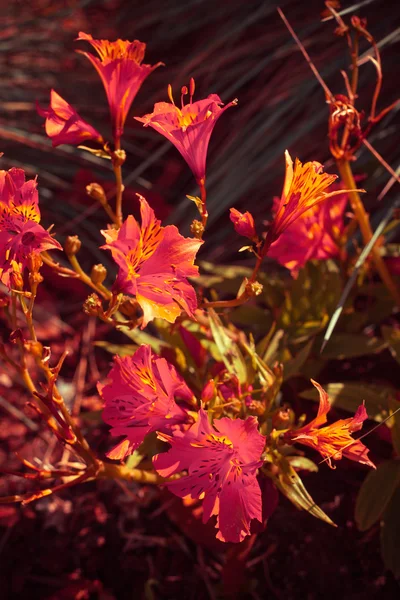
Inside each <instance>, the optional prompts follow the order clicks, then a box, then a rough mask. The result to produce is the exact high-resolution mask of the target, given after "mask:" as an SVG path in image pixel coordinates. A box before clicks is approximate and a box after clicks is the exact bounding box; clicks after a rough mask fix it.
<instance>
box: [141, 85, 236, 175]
mask: <svg viewBox="0 0 400 600" xmlns="http://www.w3.org/2000/svg"><path fill="white" fill-rule="evenodd" d="M187 93H188V90H187V88H186V87H183V88H182V96H181V108H178V107H177V106H175V103H174V100H173V97H172V89H171V86H168V96H169V99H170V100H171V104H168V103H167V102H158V103H157V104H155V105H154V108H153V112H152V113H150V114H148V115H144V117H141V118H140V117H135V119H136V120H137V121H140V122H141V123H144V125H145V127H147V126H150V127H152V128H153V129H155V130H156V131H158V132H159V133H161V135H163V136H165V137H166V138H167V139H168V140H169V141H170V142H172V143H173V144H174V146H175V148H176V149H177V150H179V152H180V153H181V154H182V156H183V158H184V159H185V160H186V162H187V164H188V165H189V167H190V168H191V170H192V172H193V175H194V176H195V178H196V181H197V183H198V184H199V185H202V184H203V185H204V181H205V177H206V159H207V150H208V144H209V142H210V138H211V134H212V131H213V129H214V127H215V124H216V122H217V120H218V119H219V117H220V116H221V115H222V113H224V112H225V111H226V109H227V108H229V107H230V106H234V105H236V104H237V100H233V101H232V102H229V104H227V105H226V106H224V108H221V107H222V106H223V103H222V101H221V98H220V97H219V96H217V95H216V94H211V95H210V96H208V98H206V99H205V100H198V101H197V102H193V101H192V100H193V94H194V80H193V79H191V80H190V102H189V104H186V105H184V96H185V95H186V94H187Z"/></svg>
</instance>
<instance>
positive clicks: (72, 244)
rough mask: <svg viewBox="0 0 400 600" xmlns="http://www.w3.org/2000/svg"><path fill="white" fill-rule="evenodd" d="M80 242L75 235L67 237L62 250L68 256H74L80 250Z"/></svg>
mask: <svg viewBox="0 0 400 600" xmlns="http://www.w3.org/2000/svg"><path fill="white" fill-rule="evenodd" d="M81 246H82V242H81V240H80V239H79V238H78V236H77V235H69V236H68V237H67V239H66V240H65V243H64V250H65V252H66V253H67V254H68V255H69V256H75V254H77V253H78V252H79V250H80V249H81Z"/></svg>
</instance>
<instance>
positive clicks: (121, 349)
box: [93, 340, 138, 356]
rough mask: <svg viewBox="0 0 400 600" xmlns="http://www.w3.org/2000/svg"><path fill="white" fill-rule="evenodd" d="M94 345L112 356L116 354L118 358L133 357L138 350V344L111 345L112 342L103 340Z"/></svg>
mask: <svg viewBox="0 0 400 600" xmlns="http://www.w3.org/2000/svg"><path fill="white" fill-rule="evenodd" d="M93 343H94V345H95V346H97V347H98V348H103V350H107V352H110V354H112V355H115V354H116V355H117V356H132V354H135V352H136V350H137V349H138V346H137V345H136V344H111V343H110V342H106V341H104V342H103V341H101V340H98V341H96V342H93Z"/></svg>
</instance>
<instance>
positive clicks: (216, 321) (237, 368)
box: [208, 308, 247, 383]
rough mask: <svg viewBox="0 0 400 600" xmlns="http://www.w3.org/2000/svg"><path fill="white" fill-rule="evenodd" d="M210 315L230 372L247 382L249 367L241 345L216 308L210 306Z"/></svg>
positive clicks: (216, 340) (211, 324)
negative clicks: (228, 330) (227, 329)
mask: <svg viewBox="0 0 400 600" xmlns="http://www.w3.org/2000/svg"><path fill="white" fill-rule="evenodd" d="M208 315H209V318H210V327H211V332H212V334H213V338H214V341H215V343H216V345H217V348H218V350H219V352H220V354H221V358H222V360H223V362H224V364H225V366H226V368H227V369H228V371H229V373H232V375H236V377H237V378H238V380H239V382H240V383H245V382H246V381H247V368H246V363H245V361H244V358H243V355H242V353H241V352H240V349H239V346H238V345H237V344H236V343H235V342H234V341H233V340H232V338H231V337H230V336H229V335H228V333H227V331H226V329H225V327H224V326H223V324H222V322H221V319H220V318H219V316H218V315H217V313H216V312H215V310H213V309H212V308H209V309H208Z"/></svg>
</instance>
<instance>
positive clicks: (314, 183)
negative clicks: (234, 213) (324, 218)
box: [267, 150, 349, 246]
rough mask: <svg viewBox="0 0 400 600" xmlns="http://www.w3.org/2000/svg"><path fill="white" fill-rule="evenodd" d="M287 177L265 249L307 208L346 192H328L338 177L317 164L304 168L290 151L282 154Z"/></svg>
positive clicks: (307, 164) (311, 163) (306, 164)
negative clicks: (291, 155)
mask: <svg viewBox="0 0 400 600" xmlns="http://www.w3.org/2000/svg"><path fill="white" fill-rule="evenodd" d="M285 159H286V175H285V183H284V185H283V191H282V196H281V198H280V200H279V203H278V206H277V208H276V214H275V218H274V220H273V222H272V225H271V227H270V229H269V231H268V235H267V246H269V245H270V244H272V242H274V241H275V240H276V239H277V238H278V237H279V236H280V235H281V234H282V232H283V231H285V229H287V228H288V227H289V226H290V225H291V224H292V223H293V222H294V221H295V220H296V219H298V218H299V217H301V216H302V215H303V214H304V213H305V212H306V211H308V210H309V209H310V208H312V207H313V206H315V205H316V204H318V203H319V202H322V201H323V200H327V199H328V198H331V197H332V196H337V195H338V194H342V193H343V192H346V191H349V190H335V191H331V192H327V191H326V190H327V188H329V186H330V185H332V183H333V182H334V181H335V180H336V179H337V175H328V174H327V173H323V166H322V165H321V164H320V163H318V162H316V161H313V162H308V163H305V164H304V165H303V164H302V163H301V162H300V161H299V159H298V158H296V161H295V163H294V167H293V161H292V159H291V157H290V154H289V152H288V151H287V150H286V152H285Z"/></svg>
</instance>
